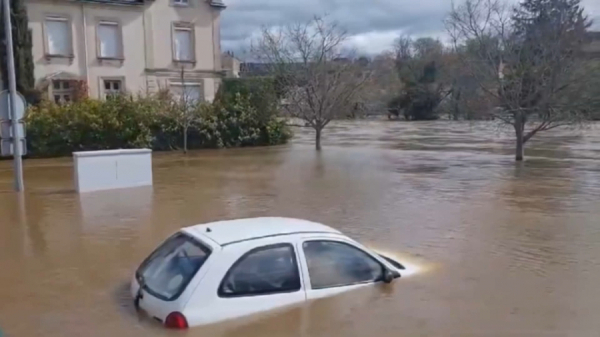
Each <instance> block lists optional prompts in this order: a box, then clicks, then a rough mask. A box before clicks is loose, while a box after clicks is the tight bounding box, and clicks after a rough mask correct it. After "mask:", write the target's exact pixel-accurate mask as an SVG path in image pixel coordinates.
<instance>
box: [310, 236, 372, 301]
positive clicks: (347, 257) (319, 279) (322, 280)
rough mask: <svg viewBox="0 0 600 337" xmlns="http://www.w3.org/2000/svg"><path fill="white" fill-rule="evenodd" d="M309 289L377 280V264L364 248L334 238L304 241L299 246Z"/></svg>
mask: <svg viewBox="0 0 600 337" xmlns="http://www.w3.org/2000/svg"><path fill="white" fill-rule="evenodd" d="M302 247H303V249H304V255H305V256H306V263H307V266H308V273H309V275H310V283H311V287H312V289H323V288H331V287H340V286H347V285H353V284H359V283H369V282H377V281H381V280H382V279H383V274H384V268H383V265H382V264H381V263H379V262H378V261H377V260H375V259H374V258H373V257H371V256H370V255H368V254H367V253H365V252H364V251H362V250H360V249H358V248H356V247H354V246H351V245H349V244H346V243H342V242H338V241H307V242H304V244H303V245H302Z"/></svg>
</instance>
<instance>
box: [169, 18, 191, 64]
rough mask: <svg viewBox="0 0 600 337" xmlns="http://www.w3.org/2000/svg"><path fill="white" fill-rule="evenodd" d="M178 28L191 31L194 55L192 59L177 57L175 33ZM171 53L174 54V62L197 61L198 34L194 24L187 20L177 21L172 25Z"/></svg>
mask: <svg viewBox="0 0 600 337" xmlns="http://www.w3.org/2000/svg"><path fill="white" fill-rule="evenodd" d="M178 30H181V31H189V32H190V49H191V51H192V55H191V59H189V60H180V59H177V46H176V45H175V34H176V32H177V31H178ZM171 53H172V55H173V62H177V63H196V34H195V29H194V25H193V24H191V23H187V22H175V23H173V24H172V25H171Z"/></svg>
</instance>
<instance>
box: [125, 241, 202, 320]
mask: <svg viewBox="0 0 600 337" xmlns="http://www.w3.org/2000/svg"><path fill="white" fill-rule="evenodd" d="M210 255H211V250H210V248H209V247H207V246H205V245H204V244H202V243H201V242H200V241H198V240H196V239H195V238H192V237H190V236H188V235H186V234H184V233H181V232H180V233H177V234H175V235H173V236H171V237H170V238H168V239H167V240H166V241H165V242H164V243H163V244H162V245H160V246H159V247H158V248H157V249H156V250H155V251H154V252H153V253H152V254H151V255H150V256H149V257H148V258H147V259H146V260H145V261H144V262H142V264H141V266H140V267H139V269H138V270H137V271H136V273H135V280H134V282H132V289H131V292H132V295H133V296H134V299H135V302H136V306H138V307H139V308H141V309H143V310H144V311H146V312H147V313H148V314H150V315H151V316H153V317H155V318H157V319H159V320H160V321H162V322H164V321H165V319H166V317H167V316H168V315H169V314H170V313H171V312H174V311H180V310H181V309H182V305H183V304H184V303H185V302H186V301H187V298H186V296H185V295H186V293H185V290H186V288H187V286H188V284H189V283H190V282H191V281H192V279H193V278H194V277H195V276H196V274H197V273H198V271H199V270H201V268H202V266H203V265H204V264H205V262H206V260H207V259H208V257H209V256H210ZM204 271H206V268H204ZM140 287H141V289H140Z"/></svg>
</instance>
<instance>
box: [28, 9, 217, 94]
mask: <svg viewBox="0 0 600 337" xmlns="http://www.w3.org/2000/svg"><path fill="white" fill-rule="evenodd" d="M189 1H190V4H189V6H187V7H180V6H176V5H175V4H173V3H172V2H171V1H170V0H156V1H151V2H148V3H146V4H144V5H117V4H95V3H88V2H70V1H64V0H52V1H48V0H28V2H27V12H28V16H29V27H30V28H31V30H32V35H33V57H34V64H35V77H36V80H37V81H38V84H41V82H43V80H44V79H46V78H47V77H49V76H52V75H53V74H57V73H61V75H60V76H71V77H72V78H76V79H81V80H86V81H87V83H88V87H89V94H90V96H91V97H94V98H99V97H102V92H103V85H102V79H105V78H108V79H120V80H122V81H123V85H124V88H125V89H126V90H127V91H128V92H130V93H146V92H154V91H157V90H159V89H161V88H168V87H169V86H170V85H171V84H172V83H177V82H181V75H180V73H181V67H184V68H185V74H186V75H185V76H184V81H185V82H191V83H194V84H199V85H200V87H201V88H202V89H201V90H202V95H203V96H204V98H205V99H207V100H212V99H213V98H214V92H215V90H216V86H218V83H219V79H220V77H221V73H220V70H221V62H220V54H221V52H220V33H219V30H220V10H218V9H215V8H213V7H211V6H210V5H209V4H208V3H207V2H206V1H205V0H189ZM48 15H59V16H64V17H67V18H68V19H69V20H70V23H71V25H70V27H71V35H72V46H73V57H72V58H48V57H46V54H47V53H46V41H45V34H44V29H45V28H44V22H45V19H46V17H47V16H48ZM100 20H111V21H116V22H118V23H119V24H120V27H121V34H122V50H123V60H109V61H107V60H100V59H98V57H97V55H98V52H97V50H98V42H97V38H96V27H97V24H98V22H99V21H100ZM174 22H186V23H189V24H192V25H193V27H194V39H195V41H194V47H195V59H196V62H195V63H191V64H187V63H186V64H179V63H177V62H174V61H173V53H172V50H173V48H172V41H173V40H172V34H173V30H172V26H173V23H174Z"/></svg>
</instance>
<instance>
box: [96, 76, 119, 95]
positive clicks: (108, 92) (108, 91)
mask: <svg viewBox="0 0 600 337" xmlns="http://www.w3.org/2000/svg"><path fill="white" fill-rule="evenodd" d="M106 82H119V83H120V84H119V90H113V89H106V87H105V85H106ZM124 92H125V78H123V77H102V78H100V97H102V98H104V99H106V98H107V97H108V96H109V95H118V94H122V93H124Z"/></svg>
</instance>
